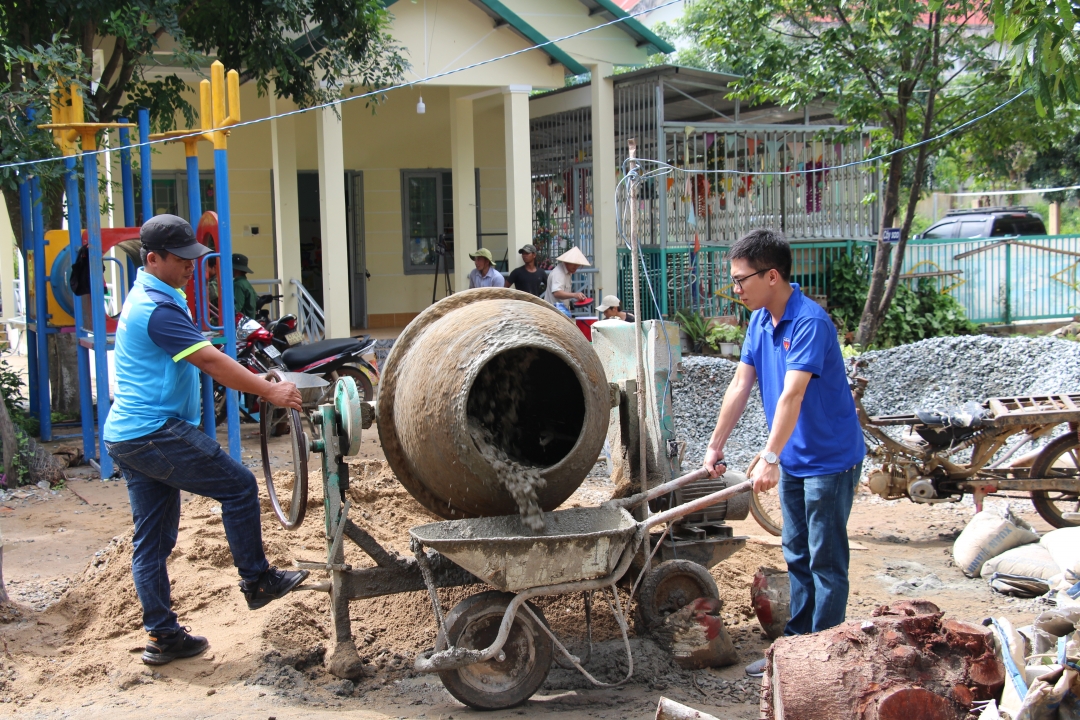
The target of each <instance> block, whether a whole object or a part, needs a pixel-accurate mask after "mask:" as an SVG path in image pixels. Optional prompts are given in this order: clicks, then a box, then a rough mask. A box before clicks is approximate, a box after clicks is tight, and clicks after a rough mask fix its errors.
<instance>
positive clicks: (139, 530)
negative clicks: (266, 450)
mask: <svg viewBox="0 0 1080 720" xmlns="http://www.w3.org/2000/svg"><path fill="white" fill-rule="evenodd" d="M106 446H107V447H108V450H109V455H111V456H112V458H113V460H115V461H116V464H117V465H118V466H119V467H120V470H121V471H122V472H123V473H124V478H125V479H126V480H127V488H128V497H129V498H130V499H131V515H132V518H133V519H134V520H135V537H134V538H133V540H132V544H133V545H134V554H133V557H132V561H131V573H132V575H134V577H135V590H136V591H137V592H138V593H139V602H140V603H142V607H143V625H144V626H145V628H146V630H147V632H150V633H155V632H164V633H168V632H171V631H173V630H175V629H176V628H178V627H179V625H178V624H177V622H176V613H174V612H173V611H172V599H171V596H170V593H169V573H168V569H167V568H166V565H165V561H166V560H167V559H168V557H169V553H171V552H172V550H173V547H174V546H175V545H176V535H177V532H178V531H179V528H180V491H181V490H185V491H187V492H190V493H194V494H196V495H203V496H205V497H209V498H213V499H214V500H217V501H218V502H220V503H221V521H222V524H223V525H224V526H225V537H226V538H228V540H229V549H230V550H231V551H232V556H233V563H234V564H235V565H236V567H237V569H238V570H239V571H240V577H241V578H242V579H244V580H256V579H258V577H259V576H260V575H261V574H262V573H263V572H264V571H265V570H266V569H267V567H269V564H268V563H267V561H266V554H265V553H264V552H263V545H262V525H261V524H260V518H259V488H258V485H257V484H256V482H255V476H254V475H253V474H252V473H251V471H250V470H248V469H247V468H246V467H244V466H243V465H241V464H240V463H238V462H237V461H235V460H233V459H232V458H231V457H229V455H228V453H226V452H225V451H224V450H222V449H221V446H220V445H219V444H218V443H217V441H216V440H213V439H212V438H210V437H208V436H207V435H206V434H205V433H203V432H202V431H200V430H199V429H198V428H196V427H195V426H194V425H191V424H190V423H187V422H184V421H183V420H177V419H171V420H169V421H168V422H166V423H165V425H164V426H163V427H162V428H161V429H160V430H157V431H155V432H152V433H150V434H149V435H144V436H143V437H141V438H137V439H135V440H129V441H125V442H115V443H106Z"/></svg>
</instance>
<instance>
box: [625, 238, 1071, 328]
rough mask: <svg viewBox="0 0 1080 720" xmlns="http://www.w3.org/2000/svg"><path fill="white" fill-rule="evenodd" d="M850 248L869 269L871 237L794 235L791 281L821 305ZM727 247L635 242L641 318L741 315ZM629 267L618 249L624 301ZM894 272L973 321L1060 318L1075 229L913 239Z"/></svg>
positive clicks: (1067, 306) (1066, 310)
mask: <svg viewBox="0 0 1080 720" xmlns="http://www.w3.org/2000/svg"><path fill="white" fill-rule="evenodd" d="M855 248H861V249H862V251H863V252H862V255H861V257H862V262H864V263H866V265H867V270H869V268H870V266H871V265H872V263H873V258H874V252H875V244H874V243H873V242H867V241H864V240H836V241H826V242H813V243H801V242H793V243H792V271H791V274H792V278H791V279H792V282H797V283H799V285H800V286H801V287H802V289H803V291H804V292H806V293H807V295H810V296H812V297H815V298H816V299H818V300H820V301H821V302H822V303H824V304H826V305H827V304H828V298H829V292H830V282H831V278H832V269H833V265H834V264H835V262H836V261H837V260H838V259H839V258H840V257H842V256H845V255H850V254H851V253H852V252H853V251H854V249H855ZM727 251H728V246H709V247H703V248H701V250H700V251H699V252H697V253H695V252H693V250H692V248H686V247H675V248H663V249H661V248H655V247H644V248H642V253H643V255H644V258H645V265H646V266H647V268H648V271H647V272H646V273H645V274H644V275H643V278H642V292H643V297H642V299H641V304H642V307H643V309H644V313H643V314H644V317H645V318H648V319H653V318H657V317H659V316H660V315H663V316H665V317H671V316H673V315H674V314H675V313H676V312H677V311H679V310H682V309H693V310H698V311H701V312H703V313H705V314H706V315H709V316H716V315H738V314H744V315H745V308H742V306H741V305H740V304H739V303H738V300H737V299H736V297H735V295H734V293H733V292H732V287H731V279H730V269H729V264H728V261H727ZM630 272H631V270H630V254H629V252H628V251H627V250H626V249H625V248H620V249H619V291H620V292H619V296H620V297H621V298H626V299H627V300H628V299H629V298H630V297H631V296H632V292H631V274H630ZM901 273H902V274H901V278H902V280H903V282H905V283H907V284H908V285H909V286H911V287H914V286H915V285H916V284H917V283H919V282H920V281H921V280H924V279H928V280H930V281H932V282H933V283H934V284H935V285H936V287H937V288H938V289H939V291H940V292H943V293H948V294H950V295H952V296H953V297H955V298H956V299H957V301H958V302H959V303H960V304H961V305H962V306H963V308H964V311H965V312H966V313H967V316H968V319H970V320H971V321H973V322H976V323H987V324H999V323H1000V324H1008V323H1012V322H1018V321H1030V320H1054V319H1064V318H1070V317H1072V316H1073V315H1074V314H1076V313H1078V312H1080V235H1054V236H1038V237H1022V238H977V239H969V240H912V241H910V242H909V243H908V246H907V252H906V253H905V257H904V265H903V268H902V270H901ZM650 288H651V292H652V293H655V301H654V299H653V295H652V294H651V293H650ZM661 288H663V292H661ZM629 305H630V303H629V302H627V306H628V307H629ZM658 310H659V312H658Z"/></svg>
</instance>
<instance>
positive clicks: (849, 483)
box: [780, 462, 862, 635]
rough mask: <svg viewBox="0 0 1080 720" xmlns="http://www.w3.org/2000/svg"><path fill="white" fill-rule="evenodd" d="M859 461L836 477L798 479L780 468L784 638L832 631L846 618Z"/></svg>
mask: <svg viewBox="0 0 1080 720" xmlns="http://www.w3.org/2000/svg"><path fill="white" fill-rule="evenodd" d="M860 475H862V463H861V462H860V463H859V464H858V465H856V466H855V467H853V468H851V469H850V470H848V471H846V472H842V473H838V474H836V475H819V476H817V477H805V478H799V477H795V476H794V475H790V474H788V473H787V472H786V471H784V469H783V468H781V469H780V507H781V511H782V512H783V515H784V535H783V542H784V560H786V561H787V565H788V577H789V578H790V579H791V619H790V620H789V621H788V624H787V627H786V628H785V630H784V634H785V635H803V634H805V633H811V632H819V631H821V630H826V629H828V628H831V627H835V626H836V625H839V624H840V623H842V622H844V618H845V616H846V614H847V598H848V562H849V560H850V555H851V551H850V550H849V548H848V536H847V521H848V516H849V515H850V514H851V503H852V501H853V500H854V499H855V487H856V485H858V483H859V476H860Z"/></svg>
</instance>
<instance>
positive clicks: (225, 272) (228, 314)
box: [214, 148, 240, 462]
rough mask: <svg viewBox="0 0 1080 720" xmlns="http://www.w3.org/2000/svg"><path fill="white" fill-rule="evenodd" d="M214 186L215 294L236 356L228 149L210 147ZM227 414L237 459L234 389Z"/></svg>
mask: <svg viewBox="0 0 1080 720" xmlns="http://www.w3.org/2000/svg"><path fill="white" fill-rule="evenodd" d="M214 186H215V188H216V190H217V193H216V195H215V197H216V199H217V214H218V248H217V250H218V252H219V253H221V257H220V258H218V293H219V294H220V296H221V324H222V326H223V328H224V332H225V352H226V353H227V354H228V356H229V357H231V358H233V359H236V320H235V319H234V318H235V316H236V310H235V307H236V306H235V305H234V304H233V284H232V276H233V267H232V219H231V218H230V217H229V152H228V150H224V149H219V148H215V149H214ZM225 407H226V409H227V412H228V416H229V420H228V422H229V455H231V456H232V457H233V459H234V460H236V461H237V462H240V405H239V398H238V397H237V394H236V391H235V390H229V389H226V390H225Z"/></svg>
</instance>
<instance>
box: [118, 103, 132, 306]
mask: <svg viewBox="0 0 1080 720" xmlns="http://www.w3.org/2000/svg"><path fill="white" fill-rule="evenodd" d="M119 122H122V123H126V122H128V119H127V118H120V119H119ZM120 186H121V188H122V190H123V197H124V227H135V184H134V181H133V180H132V176H131V131H130V130H129V129H128V128H120ZM126 267H127V286H128V290H131V288H133V287H134V286H135V263H134V262H132V260H131V258H130V257H129V258H128V259H127V265H126Z"/></svg>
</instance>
